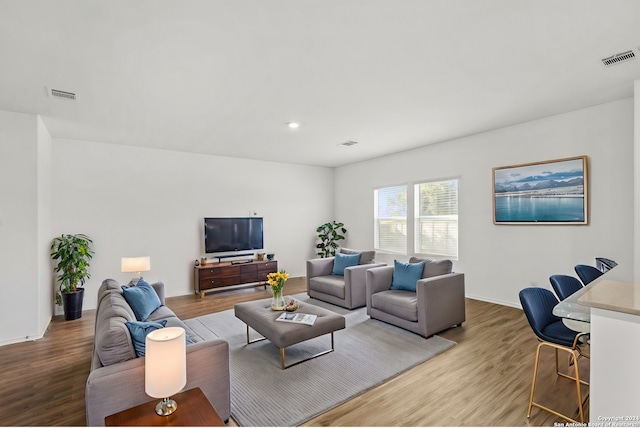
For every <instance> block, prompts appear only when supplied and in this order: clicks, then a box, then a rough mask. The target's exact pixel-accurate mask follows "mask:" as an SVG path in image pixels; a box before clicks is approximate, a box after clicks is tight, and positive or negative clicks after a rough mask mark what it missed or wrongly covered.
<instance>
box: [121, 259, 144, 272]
mask: <svg viewBox="0 0 640 428" xmlns="http://www.w3.org/2000/svg"><path fill="white" fill-rule="evenodd" d="M120 268H121V271H122V272H148V271H150V270H151V257H149V256H144V257H122V258H121V259H120Z"/></svg>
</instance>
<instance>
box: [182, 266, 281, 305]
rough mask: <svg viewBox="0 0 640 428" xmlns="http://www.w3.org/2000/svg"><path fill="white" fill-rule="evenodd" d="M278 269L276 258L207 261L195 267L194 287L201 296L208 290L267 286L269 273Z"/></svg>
mask: <svg viewBox="0 0 640 428" xmlns="http://www.w3.org/2000/svg"><path fill="white" fill-rule="evenodd" d="M277 271H278V262H277V261H276V260H264V261H255V260H254V261H251V260H249V261H242V262H241V263H240V264H237V263H236V262H219V263H207V264H204V265H200V266H194V268H193V289H194V291H195V293H196V294H198V295H200V298H201V299H202V298H204V295H205V293H206V292H209V291H223V290H225V289H230V288H232V287H233V288H237V286H248V285H253V286H259V285H262V286H264V288H265V289H266V288H267V274H269V273H271V272H277Z"/></svg>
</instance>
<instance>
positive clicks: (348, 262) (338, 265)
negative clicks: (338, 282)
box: [331, 253, 361, 276]
mask: <svg viewBox="0 0 640 428" xmlns="http://www.w3.org/2000/svg"><path fill="white" fill-rule="evenodd" d="M360 256H361V254H360V253H355V254H341V253H336V257H335V259H334V260H333V271H332V272H331V273H332V274H333V275H342V276H344V269H345V268H348V267H351V266H357V265H358V263H360Z"/></svg>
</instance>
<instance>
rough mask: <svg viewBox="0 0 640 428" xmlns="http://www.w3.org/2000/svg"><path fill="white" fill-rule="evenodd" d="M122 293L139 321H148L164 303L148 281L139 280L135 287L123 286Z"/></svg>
mask: <svg viewBox="0 0 640 428" xmlns="http://www.w3.org/2000/svg"><path fill="white" fill-rule="evenodd" d="M122 295H123V296H124V299H125V300H126V301H127V303H128V304H129V306H131V309H132V310H133V313H134V314H135V316H136V319H137V320H138V321H146V320H147V318H148V317H149V315H151V313H152V312H153V311H155V310H156V309H158V308H159V307H160V305H161V304H162V303H161V302H160V298H159V297H158V293H156V290H154V289H153V287H152V286H151V285H149V283H148V282H146V281H145V282H144V283H141V282H138V285H136V286H135V287H127V286H124V285H123V286H122Z"/></svg>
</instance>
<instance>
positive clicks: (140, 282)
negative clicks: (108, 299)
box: [127, 277, 151, 287]
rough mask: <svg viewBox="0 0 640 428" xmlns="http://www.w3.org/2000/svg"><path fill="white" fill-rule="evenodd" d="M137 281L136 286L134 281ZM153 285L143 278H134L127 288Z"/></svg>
mask: <svg viewBox="0 0 640 428" xmlns="http://www.w3.org/2000/svg"><path fill="white" fill-rule="evenodd" d="M134 279H135V280H136V283H135V284H134V282H133V280H134ZM143 284H146V285H151V284H149V283H148V282H147V281H146V280H145V279H144V278H143V277H140V278H132V279H131V281H129V283H128V284H127V287H135V286H136V285H143Z"/></svg>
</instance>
